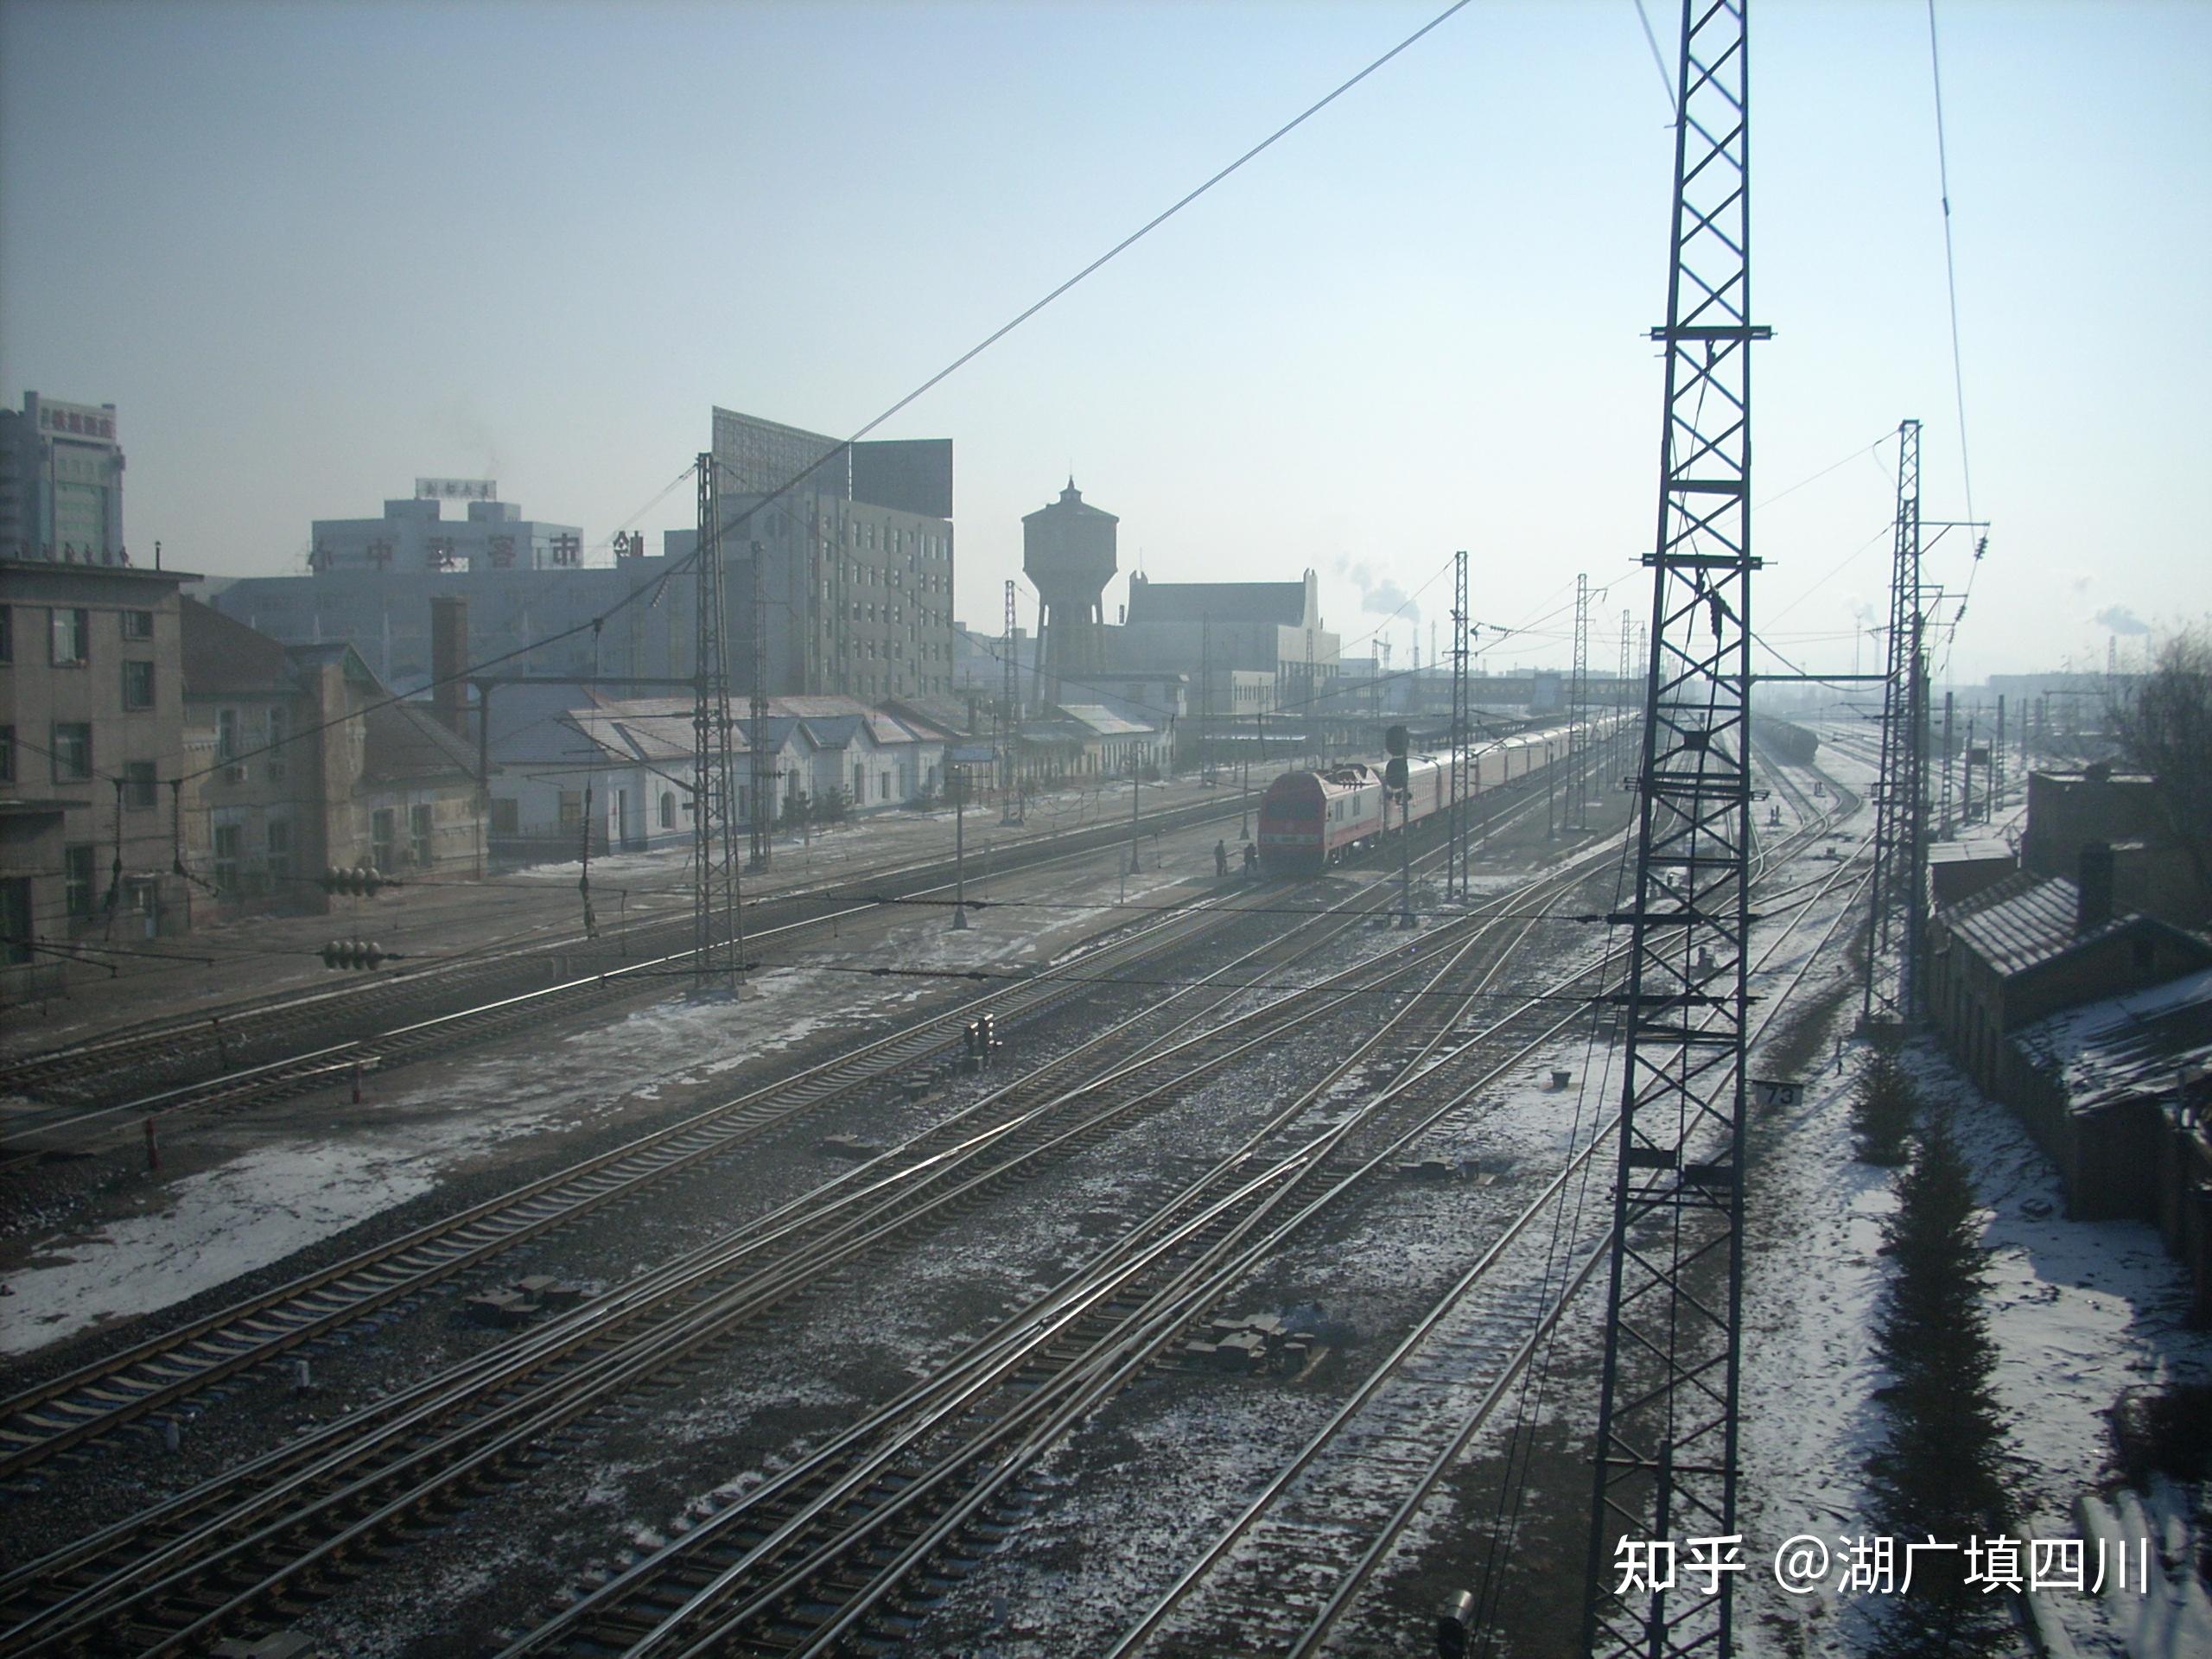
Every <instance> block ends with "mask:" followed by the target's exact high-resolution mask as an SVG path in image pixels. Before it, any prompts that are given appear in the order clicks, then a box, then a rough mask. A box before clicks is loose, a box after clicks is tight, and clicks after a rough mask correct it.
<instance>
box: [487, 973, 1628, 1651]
mask: <svg viewBox="0 0 2212 1659" xmlns="http://www.w3.org/2000/svg"><path fill="white" fill-rule="evenodd" d="M1509 956H1510V950H1509V951H1507V952H1503V953H1500V954H1498V955H1497V956H1496V957H1493V958H1491V959H1489V960H1486V961H1484V962H1483V963H1482V964H1481V965H1480V966H1479V967H1478V968H1477V969H1476V970H1475V972H1474V974H1473V976H1472V977H1471V980H1467V979H1463V980H1462V981H1461V982H1459V984H1457V985H1455V986H1452V987H1450V988H1447V987H1446V981H1448V980H1450V979H1452V977H1453V976H1454V974H1455V973H1456V972H1457V971H1458V970H1459V969H1462V968H1464V967H1465V966H1467V965H1468V963H1467V961H1466V959H1465V957H1459V956H1454V957H1451V958H1448V959H1446V960H1443V961H1440V962H1438V963H1435V964H1434V966H1433V972H1432V974H1431V976H1430V978H1429V981H1428V983H1427V987H1426V989H1427V993H1428V994H1429V995H1444V996H1445V997H1446V1000H1447V1001H1451V1002H1452V1003H1453V1004H1454V1006H1455V1007H1456V1008H1457V1011H1458V1013H1459V1015H1460V1016H1462V1017H1464V1016H1465V1014H1466V1013H1467V1012H1468V1011H1469V1010H1470V1009H1471V1007H1474V1006H1475V1004H1476V1002H1477V1000H1478V999H1479V998H1481V997H1482V996H1484V994H1485V992H1486V991H1487V989H1488V988H1489V987H1490V986H1491V985H1492V984H1493V983H1494V982H1495V978H1496V975H1497V972H1498V971H1499V969H1501V968H1502V966H1503V963H1505V962H1506V960H1507V959H1508V957H1509ZM1610 965H1611V958H1610V957H1607V958H1605V959H1602V960H1600V961H1598V962H1594V963H1588V964H1586V965H1585V966H1584V967H1583V968H1581V969H1578V970H1576V972H1575V973H1574V974H1573V975H1572V976H1569V977H1568V978H1567V979H1565V980H1563V981H1561V982H1560V983H1559V984H1557V985H1555V986H1554V987H1552V988H1550V989H1549V991H1548V994H1547V995H1539V996H1536V997H1533V998H1530V999H1529V1000H1528V1001H1524V1002H1522V1004H1521V1005H1520V1006H1518V1007H1516V1009H1515V1010H1514V1011H1513V1012H1512V1013H1511V1014H1509V1015H1507V1016H1506V1017H1505V1018H1503V1020H1497V1021H1494V1022H1492V1023H1491V1025H1490V1026H1489V1027H1487V1028H1485V1029H1484V1031H1482V1032H1481V1033H1477V1034H1475V1035H1474V1036H1473V1037H1472V1039H1468V1038H1466V1037H1464V1036H1463V1037H1462V1038H1461V1039H1457V1040H1452V1039H1448V1036H1447V1033H1448V1032H1449V1031H1450V1029H1451V1028H1452V1026H1453V1025H1455V1024H1456V1023H1457V1022H1456V1020H1454V1021H1445V1022H1442V1028H1441V1029H1439V1030H1438V1031H1435V1032H1433V1033H1430V1034H1429V1035H1428V1036H1427V1037H1426V1038H1423V1039H1418V1040H1417V1042H1416V1045H1415V1058H1414V1059H1413V1060H1412V1061H1411V1062H1410V1063H1409V1064H1408V1067H1407V1069H1406V1070H1404V1071H1402V1072H1401V1074H1400V1077H1399V1079H1398V1080H1397V1081H1396V1082H1395V1083H1393V1084H1389V1085H1388V1086H1386V1087H1385V1088H1384V1089H1383V1090H1381V1091H1380V1092H1379V1093H1378V1094H1376V1096H1373V1097H1371V1098H1370V1100H1369V1101H1367V1102H1366V1103H1363V1105H1362V1106H1361V1107H1360V1108H1359V1109H1357V1111H1355V1112H1353V1113H1351V1114H1350V1115H1347V1116H1343V1117H1341V1118H1339V1119H1338V1120H1337V1121H1334V1122H1329V1123H1327V1124H1325V1125H1317V1124H1315V1123H1314V1122H1313V1121H1312V1116H1313V1113H1312V1109H1313V1106H1314V1104H1315V1103H1317V1102H1319V1100H1321V1099H1322V1098H1323V1097H1324V1096H1327V1095H1328V1094H1329V1093H1330V1091H1331V1090H1332V1089H1334V1088H1335V1087H1336V1085H1337V1084H1338V1083H1339V1082H1340V1081H1341V1080H1342V1079H1343V1078H1344V1077H1345V1076H1347V1075H1349V1074H1350V1072H1351V1071H1353V1070H1354V1069H1356V1068H1358V1067H1360V1066H1363V1065H1366V1064H1367V1063H1368V1062H1370V1060H1371V1058H1373V1057H1374V1054H1375V1053H1376V1051H1377V1050H1379V1049H1381V1048H1383V1046H1389V1045H1392V1044H1394V1043H1395V1041H1396V1040H1398V1039H1400V1038H1402V1037H1403V1036H1404V1035H1405V1034H1406V1033H1404V1032H1403V1031H1402V1030H1400V1029H1395V1028H1387V1029H1384V1030H1383V1031H1379V1032H1377V1033H1375V1035H1374V1037H1373V1038H1372V1039H1371V1040H1370V1042H1367V1043H1363V1044H1361V1045H1359V1046H1357V1048H1356V1049H1355V1050H1354V1051H1353V1052H1352V1053H1351V1055H1350V1056H1348V1057H1347V1058H1346V1059H1345V1061H1344V1063H1343V1065H1340V1066H1338V1067H1335V1068H1332V1069H1331V1070H1330V1071H1328V1072H1327V1073H1326V1074H1325V1076H1323V1077H1320V1078H1319V1079H1317V1080H1316V1082H1315V1084H1313V1086H1312V1087H1311V1088H1310V1089H1307V1090H1301V1091H1300V1096H1299V1097H1298V1098H1297V1099H1296V1100H1294V1101H1293V1102H1292V1103H1290V1104H1289V1105H1288V1106H1287V1107H1286V1108H1285V1109H1281V1111H1279V1112H1277V1113H1276V1114H1275V1115H1274V1116H1273V1117H1272V1118H1271V1120H1270V1121H1269V1122H1268V1124H1267V1125H1266V1126H1265V1127H1264V1128H1262V1129H1261V1130H1260V1131H1259V1132H1258V1133H1257V1134H1255V1135H1252V1136H1251V1137H1250V1138H1249V1139H1248V1140H1246V1141H1244V1142H1243V1144H1241V1145H1240V1146H1239V1147H1236V1148H1235V1149H1233V1150H1232V1151H1231V1152H1230V1154H1227V1155H1226V1156H1225V1157H1224V1158H1223V1159H1222V1160H1221V1161H1220V1162H1219V1163H1218V1164H1217V1165H1216V1166H1215V1167H1214V1168H1213V1169H1211V1171H1209V1172H1208V1173H1207V1174H1206V1175H1205V1177H1204V1178H1203V1179H1200V1180H1199V1181H1198V1182H1195V1183H1193V1184H1192V1185H1191V1186H1190V1187H1188V1188H1187V1189H1186V1190H1185V1192H1182V1193H1180V1194H1179V1195H1178V1196H1177V1197H1176V1198H1174V1199H1173V1200H1172V1201H1171V1202H1170V1203H1168V1204H1167V1205H1164V1206H1161V1207H1160V1209H1158V1210H1157V1211H1154V1213H1153V1214H1152V1215H1151V1216H1149V1217H1146V1218H1145V1219H1144V1220H1142V1221H1141V1223H1140V1224H1138V1225H1136V1226H1135V1227H1134V1228H1132V1229H1131V1230H1129V1231H1128V1233H1127V1234H1125V1235H1124V1236H1122V1239H1121V1240H1120V1241H1118V1242H1117V1243H1116V1244H1115V1245H1114V1246H1113V1247H1111V1248H1110V1249H1109V1250H1108V1251H1106V1252H1105V1253H1104V1254H1103V1255H1101V1256H1100V1257H1099V1258H1097V1259H1096V1260H1095V1261H1094V1262H1090V1263H1089V1264H1086V1266H1085V1267H1084V1268H1083V1269H1081V1270H1079V1271H1078V1273H1077V1274H1075V1275H1072V1276H1071V1278H1070V1279H1069V1280H1068V1281H1065V1282H1064V1283H1063V1284H1062V1285H1061V1286H1059V1287H1056V1288H1055V1289H1054V1290H1053V1291H1052V1292H1051V1293H1049V1294H1047V1295H1046V1297H1045V1298H1042V1299H1040V1300H1039V1301H1038V1302H1037V1303H1035V1304H1033V1306H1028V1307H1026V1308H1024V1309H1022V1310H1021V1311H1020V1313H1017V1314H1015V1315H1014V1317H1013V1318H1012V1319H1008V1320H1007V1321H1006V1322H1005V1323H1004V1324H1003V1325H1001V1327H1000V1328H999V1329H998V1330H997V1331H996V1332H994V1333H993V1334H992V1335H991V1336H989V1337H988V1338H985V1339H983V1340H982V1342H980V1343H978V1344H976V1345H975V1346H974V1347H973V1348H972V1349H970V1350H969V1351H968V1352H967V1353H966V1354H964V1355H963V1356H962V1357H961V1358H960V1359H959V1360H957V1362H955V1363H953V1364H952V1365H950V1366H948V1367H946V1368H945V1369H944V1370H941V1371H940V1372H939V1373H938V1374H937V1375H936V1376H933V1377H931V1379H930V1380H929V1381H928V1382H927V1383H924V1384H922V1385H920V1386H919V1387H918V1388H917V1389H914V1390H913V1391H912V1392H911V1393H910V1394H909V1395H907V1396H906V1397H905V1398H904V1399H902V1400H900V1401H898V1402H893V1404H892V1405H891V1406H888V1407H887V1408H883V1409H881V1410H880V1411H879V1412H878V1413H877V1414H874V1416H873V1417H871V1418H870V1419H868V1421H865V1422H862V1423H861V1424H858V1425H855V1427H853V1428H852V1429H851V1430H849V1431H848V1432H847V1433H846V1434H844V1435H843V1436H842V1437H840V1439H839V1440H836V1441H834V1442H833V1443H831V1444H830V1445H829V1446H826V1447H824V1448H823V1451H822V1452H819V1453H817V1454H816V1455H815V1456H813V1457H810V1458H809V1459H804V1460H803V1461H801V1462H800V1463H798V1464H797V1465H794V1466H793V1467H791V1469H789V1470H787V1471H783V1472H781V1473H779V1474H778V1475H777V1476H775V1477H774V1478H772V1479H771V1480H770V1481H768V1482H767V1483H766V1484H763V1485H762V1486H760V1487H759V1488H756V1489H755V1490H754V1491H751V1492H749V1493H747V1495H746V1496H745V1497H742V1498H741V1499H740V1500H738V1501H737V1502H736V1503H733V1504H731V1505H730V1506H728V1508H727V1509H725V1510H722V1511H721V1513H719V1514H717V1515H715V1516H712V1517H710V1518H709V1519H708V1520H707V1521H705V1522H702V1523H701V1524H700V1525H699V1526H698V1527H696V1528H695V1529H693V1530H692V1531H691V1532H690V1533H688V1534H686V1535H684V1537H683V1538H682V1539H680V1540H678V1541H675V1542H674V1543H671V1544H670V1545H669V1546H667V1547H665V1548H663V1549H661V1550H659V1551H658V1552H656V1553H655V1554H652V1555H651V1556H648V1557H647V1558H645V1560H641V1561H640V1562H639V1563H638V1564H637V1565H636V1566H634V1567H632V1568H631V1569H630V1570H629V1571H628V1572H626V1573H623V1574H622V1575H620V1577H618V1578H616V1579H614V1580H611V1581H610V1582H609V1583H607V1585H606V1586H602V1587H601V1588H600V1589H599V1590H597V1591H595V1592H592V1593H591V1594H589V1595H587V1596H586V1597H584V1598H582V1599H581V1600H579V1601H578V1602H576V1603H575V1605H572V1606H570V1607H569V1608H568V1609H566V1610H564V1611H563V1612H562V1613H560V1614H559V1615H557V1616H556V1617H555V1618H552V1619H550V1620H549V1621H547V1622H546V1623H545V1624H543V1625H541V1626H540V1627H539V1628H538V1629H537V1630H534V1631H532V1632H531V1633H530V1634H529V1635H527V1636H526V1637H523V1638H522V1639H521V1640H519V1641H518V1642H516V1643H513V1644H512V1646H511V1647H509V1648H508V1649H506V1650H505V1659H523V1656H526V1655H528V1656H535V1655H541V1654H546V1653H554V1652H563V1653H595V1652H604V1651H609V1650H620V1651H627V1652H631V1653H634V1654H640V1655H643V1654H677V1653H683V1654H690V1653H703V1652H733V1651H734V1652H743V1653H748V1654H767V1653H774V1654H821V1653H828V1652H832V1651H846V1650H857V1651H874V1650H888V1649H891V1648H892V1647H893V1646H895V1645H896V1644H897V1643H898V1641H899V1637H901V1635H902V1634H903V1633H904V1632H905V1630H906V1628H907V1626H908V1623H909V1621H910V1619H911V1618H912V1614H913V1612H914V1611H916V1608H917V1606H918V1603H915V1604H914V1605H908V1600H907V1599H908V1598H909V1596H910V1592H909V1589H908V1586H910V1584H912V1582H914V1581H916V1580H920V1579H924V1578H926V1577H927V1576H928V1575H929V1574H931V1573H957V1572H959V1571H960V1570H962V1567H963V1564H964V1563H966V1562H967V1561H969V1560H972V1559H973V1551H974V1549H975V1548H976V1545H975V1544H974V1543H972V1542H963V1535H965V1534H966V1533H967V1532H968V1531H969V1529H974V1528H977V1527H980V1528H981V1529H983V1530H984V1531H985V1532H986V1533H992V1532H996V1531H998V1530H1000V1529H1002V1528H1004V1527H1007V1526H1009V1525H1011V1524H1014V1520H1015V1518H1016V1516H1018V1513H1019V1510H1020V1506H1021V1502H1022V1499H1021V1494H1020V1479H1021V1477H1022V1473H1023V1471H1025V1470H1026V1469H1027V1467H1028V1465H1030V1464H1032V1463H1033V1461H1034V1460H1035V1459H1036V1458H1037V1457H1039V1455H1041V1454H1042V1452H1044V1451H1045V1450H1046V1448H1048V1447H1049V1446H1052V1445H1053V1444H1056V1443H1057V1442H1058V1440H1061V1439H1062V1438H1064V1437H1065V1434H1067V1433H1069V1432H1070V1431H1071V1429H1072V1428H1073V1427H1076V1426H1077V1424H1079V1423H1080V1422H1082V1421H1084V1419H1085V1418H1086V1417H1088V1416H1089V1415H1090V1414H1092V1413H1093V1412H1095V1411H1096V1410H1097V1409H1098V1408H1100V1407H1101V1406H1102V1405H1103V1404H1104V1403H1105V1402H1107V1401H1109V1400H1110V1399H1111V1398H1112V1397H1113V1395H1115V1394H1116V1393H1117V1392H1118V1391H1119V1390H1120V1389H1122V1388H1123V1387H1125V1386H1126V1385H1127V1384H1128V1383H1129V1382H1131V1381H1132V1380H1134V1379H1135V1376H1138V1375H1139V1374H1140V1373H1141V1371H1142V1370H1144V1369H1145V1368H1146V1367H1147V1366H1148V1365H1150V1364H1152V1363H1154V1362H1155V1361H1156V1360H1157V1359H1158V1358H1159V1357H1160V1354H1161V1353H1162V1352H1163V1351H1165V1350H1166V1348H1168V1347H1169V1346H1171V1345H1172V1344H1173V1343H1174V1342H1175V1341H1176V1340H1177V1339H1178V1338H1180V1337H1181V1336H1182V1335H1183V1334H1184V1333H1185V1332H1187V1331H1188V1330H1189V1329H1190V1328H1191V1326H1192V1324H1193V1323H1194V1322H1196V1321H1198V1320H1199V1319H1203V1318H1205V1317H1206V1315H1207V1314H1208V1313H1210V1311H1211V1309H1213V1308H1214V1307H1215V1306H1217V1305H1218V1303H1219V1302H1220V1300H1222V1299H1223V1298H1224V1296H1225V1295H1227V1294H1230V1292H1231V1291H1232V1290H1233V1289H1234V1288H1235V1287H1236V1285H1237V1284H1239V1283H1240V1282H1242V1281H1244V1280H1245V1279H1246V1278H1248V1277H1249V1275H1250V1274H1252V1273H1253V1272H1254V1271H1255V1270H1256V1269H1257V1268H1260V1267H1261V1266H1262V1265H1263V1264H1264V1263H1265V1262H1268V1260H1269V1259H1270V1258H1271V1257H1273V1256H1274V1255H1276V1254H1277V1253H1278V1252H1280V1251H1281V1249H1282V1248H1283V1247H1284V1246H1285V1244H1286V1243H1287V1242H1288V1241H1289V1240H1291V1239H1292V1238H1294V1236H1297V1235H1298V1234H1300V1232H1301V1231H1303V1230H1306V1228H1308V1227H1310V1226H1311V1225H1312V1224H1313V1223H1314V1222H1315V1221H1316V1220H1318V1219H1319V1217H1321V1216H1323V1215H1324V1214H1325V1213H1326V1212H1328V1211H1331V1210H1332V1208H1333V1207H1334V1206H1335V1205H1337V1204H1338V1202H1339V1201H1340V1200H1341V1199H1343V1198H1344V1197H1346V1196H1347V1195H1349V1194H1351V1193H1352V1192H1356V1191H1358V1190H1360V1189H1361V1188H1362V1186H1363V1185H1364V1184H1365V1183H1366V1182H1367V1181H1369V1180H1370V1179H1371V1178H1372V1176H1373V1175H1374V1174H1375V1173H1376V1172H1378V1171H1380V1170H1382V1169H1384V1168H1386V1167H1389V1166H1392V1165H1393V1164H1394V1163H1395V1160H1396V1159H1397V1158H1398V1157H1399V1156H1400V1155H1401V1154H1403V1153H1404V1152H1405V1151H1406V1150H1407V1149H1408V1148H1409V1147H1413V1146H1414V1145H1415V1144H1417V1143H1418V1142H1419V1141H1421V1140H1422V1139H1423V1138H1424V1137H1425V1136H1427V1135H1431V1134H1433V1132H1434V1131H1435V1130H1436V1129H1437V1128H1438V1126H1439V1125H1440V1123H1442V1122H1445V1121H1446V1118H1447V1117H1449V1116H1452V1114H1454V1113H1459V1112H1465V1111H1468V1110H1470V1109H1472V1108H1473V1105H1474V1103H1475V1101H1476V1100H1477V1098H1478V1096H1480V1095H1481V1094H1482V1092H1483V1091H1484V1090H1485V1089H1486V1087H1487V1086H1488V1085H1489V1084H1491V1083H1492V1082H1494V1081H1495V1079H1496V1077H1497V1076H1498V1074H1499V1072H1500V1071H1502V1070H1503V1069H1504V1068H1506V1067H1509V1066H1510V1065H1514V1064H1516V1062H1517V1061H1518V1060H1520V1059H1522V1058H1525V1057H1526V1055H1527V1054H1528V1053H1529V1052H1531V1051H1532V1050H1533V1049H1534V1048H1535V1047H1536V1046H1538V1045H1540V1044H1541V1043H1542V1042H1544V1041H1545V1040H1547V1039H1548V1038H1549V1037H1550V1036H1551V1035H1552V1034H1553V1033H1556V1032H1557V1031H1558V1030H1559V1029H1560V1028H1561V1027H1563V1026H1565V1025H1567V1024H1568V1023H1571V1022H1573V1020H1576V1019H1578V1018H1580V1017H1581V1013H1580V1010H1579V1009H1577V1010H1575V1011H1573V1012H1569V1013H1567V1014H1561V1013H1560V1012H1559V1009H1558V1006H1557V1003H1556V1001H1554V998H1556V997H1558V996H1560V995H1568V994H1570V993H1571V990H1572V988H1573V986H1575V985H1577V984H1580V983H1583V982H1587V981H1588V980H1589V979H1590V978H1592V976H1602V975H1604V974H1605V972H1606V971H1607V970H1608V969H1609V968H1610ZM1415 1006H1418V1004H1416V1005H1415ZM1338 1104H1339V1103H1338V1101H1335V1100H1332V1101H1331V1103H1330V1105H1331V1109H1335V1108H1336V1107H1337V1106H1338ZM919 1594H920V1599H923V1600H925V1599H927V1592H926V1590H925V1591H923V1592H919ZM1233 1645H1234V1646H1235V1647H1236V1650H1239V1651H1242V1650H1243V1647H1242V1644H1241V1643H1238V1644H1233Z"/></svg>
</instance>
